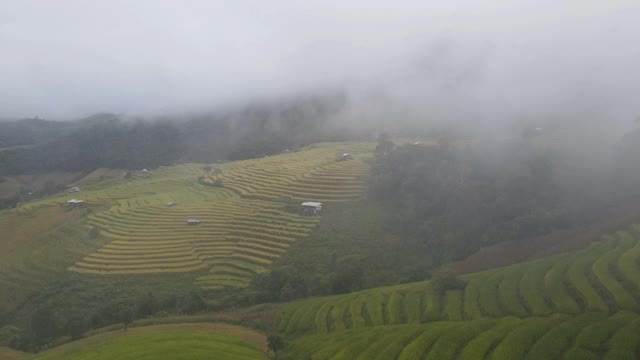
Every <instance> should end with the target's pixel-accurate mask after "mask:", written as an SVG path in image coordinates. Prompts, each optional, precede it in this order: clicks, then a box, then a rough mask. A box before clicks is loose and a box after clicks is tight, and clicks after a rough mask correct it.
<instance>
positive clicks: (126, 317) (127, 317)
mask: <svg viewBox="0 0 640 360" xmlns="http://www.w3.org/2000/svg"><path fill="white" fill-rule="evenodd" d="M120 321H121V322H122V324H123V325H124V329H125V330H127V329H128V328H129V325H130V324H131V323H132V322H133V309H131V307H130V306H123V307H122V308H121V309H120Z"/></svg>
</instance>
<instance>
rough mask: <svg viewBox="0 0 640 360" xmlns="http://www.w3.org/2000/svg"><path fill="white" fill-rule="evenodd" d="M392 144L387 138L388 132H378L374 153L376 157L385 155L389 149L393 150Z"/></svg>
mask: <svg viewBox="0 0 640 360" xmlns="http://www.w3.org/2000/svg"><path fill="white" fill-rule="evenodd" d="M394 146H395V144H394V143H393V142H392V141H391V140H389V135H388V134H385V133H383V134H380V136H378V145H376V150H375V155H376V156H378V157H379V156H384V155H387V154H388V153H390V152H391V150H393V148H394Z"/></svg>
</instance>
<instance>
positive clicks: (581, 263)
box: [279, 226, 640, 359]
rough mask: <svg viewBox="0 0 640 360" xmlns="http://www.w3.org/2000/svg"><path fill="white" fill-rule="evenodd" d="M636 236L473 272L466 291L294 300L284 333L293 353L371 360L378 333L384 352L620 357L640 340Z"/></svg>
mask: <svg viewBox="0 0 640 360" xmlns="http://www.w3.org/2000/svg"><path fill="white" fill-rule="evenodd" d="M639 240H640V227H638V226H634V227H633V228H632V229H630V230H628V231H619V232H617V233H615V234H612V235H610V236H605V237H604V238H603V239H602V240H600V241H598V242H595V243H593V244H592V245H591V246H590V247H588V248H586V249H584V250H581V251H578V252H575V253H567V254H561V255H556V256H553V257H548V258H544V259H540V260H536V261H530V262H526V263H520V264H516V265H511V266H508V267H504V268H499V269H494V270H490V271H485V272H480V273H475V274H469V275H466V276H465V277H464V279H465V280H467V285H466V287H465V289H464V290H449V291H446V292H445V293H444V294H437V293H435V292H434V291H433V290H432V287H431V284H430V283H429V282H420V283H411V284H404V285H397V286H392V287H383V288H377V289H370V290H365V291H362V292H358V293H352V294H348V295H339V296H332V297H326V298H318V299H311V300H304V301H298V302H294V303H291V304H290V305H288V306H285V307H284V308H283V309H282V311H281V317H280V324H279V331H280V332H281V333H283V334H287V335H288V336H289V338H290V339H291V346H290V347H289V349H288V350H287V351H288V354H289V357H288V358H292V359H298V358H305V357H307V356H310V355H311V354H313V358H314V359H342V358H344V359H349V358H357V356H359V355H362V354H364V355H362V356H363V357H362V358H363V359H364V358H369V357H368V355H366V353H364V351H365V350H364V349H371V348H375V347H376V346H378V345H377V341H378V340H375V339H379V338H384V340H380V348H381V349H382V348H383V347H384V346H386V347H387V348H386V349H385V351H388V352H389V354H387V355H386V356H387V357H382V358H395V357H397V356H400V358H406V359H412V358H415V357H412V356H413V355H412V356H409V355H406V356H405V355H402V354H414V352H416V351H419V352H420V354H421V355H420V357H421V358H422V356H425V357H424V358H427V359H430V358H434V359H452V358H456V357H458V356H462V355H463V354H466V355H465V356H462V358H483V357H481V356H478V354H479V351H480V350H474V349H475V348H483V349H484V350H483V351H485V352H487V351H491V354H492V355H491V356H488V357H486V358H491V359H503V358H504V359H520V358H525V355H526V356H528V357H527V358H532V359H548V358H560V357H561V356H562V355H563V354H565V353H566V354H567V357H568V358H576V359H578V358H584V359H592V358H594V359H595V358H618V357H619V354H621V353H625V352H627V353H628V352H629V349H632V352H635V351H636V350H635V347H636V346H637V345H638V344H640V335H638V334H639V333H638V332H637V327H638V325H639V322H640V320H638V311H640V306H639V305H638V304H639V303H638V299H640V269H639V265H638V264H639V261H640V241H639ZM514 316H517V317H519V318H520V319H521V320H516V318H514ZM443 320H444V321H443ZM514 321H515V322H517V323H514ZM414 324H422V325H414ZM443 329H446V330H443ZM597 329H601V331H602V332H604V333H597V331H599V330H597ZM387 333H388V334H387ZM434 333H438V334H439V335H437V336H436V335H434ZM385 334H386V335H385ZM383 335H384V336H383ZM592 337H593V338H594V339H595V340H590V339H591V338H592ZM434 339H437V342H436V343H434V341H436V340H434ZM608 339H610V340H608ZM486 342H488V344H485V343H486ZM575 343H578V345H577V346H576V345H574V344H575ZM317 344H327V345H326V346H321V345H317ZM384 344H387V345H384ZM389 344H391V345H389ZM410 344H413V345H410ZM429 344H431V345H433V344H435V345H433V347H430V346H431V345H429ZM436 345H437V346H436ZM467 345H468V346H469V347H470V348H469V349H467V348H465V346H467ZM427 350H428V351H430V352H429V354H428V355H427ZM361 352H362V354H361ZM527 354H528V355H527ZM303 355H304V357H303ZM401 355H402V356H401ZM371 358H374V357H371Z"/></svg>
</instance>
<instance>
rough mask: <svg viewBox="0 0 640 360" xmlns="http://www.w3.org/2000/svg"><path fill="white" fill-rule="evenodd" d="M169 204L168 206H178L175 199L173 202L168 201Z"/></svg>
mask: <svg viewBox="0 0 640 360" xmlns="http://www.w3.org/2000/svg"><path fill="white" fill-rule="evenodd" d="M167 206H168V207H172V206H176V203H174V202H173V201H171V202H168V203H167Z"/></svg>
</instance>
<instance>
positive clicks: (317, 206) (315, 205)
mask: <svg viewBox="0 0 640 360" xmlns="http://www.w3.org/2000/svg"><path fill="white" fill-rule="evenodd" d="M300 207H302V213H303V214H304V215H318V214H320V211H322V203H320V202H313V201H306V202H303V203H302V204H300Z"/></svg>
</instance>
